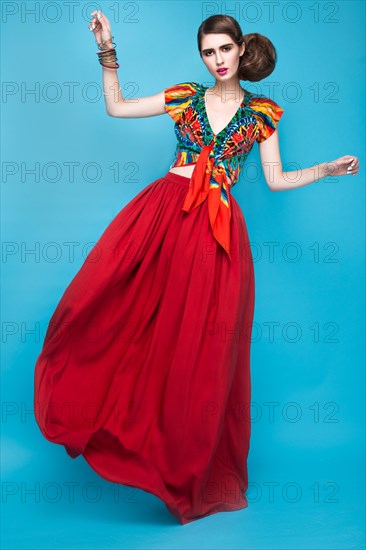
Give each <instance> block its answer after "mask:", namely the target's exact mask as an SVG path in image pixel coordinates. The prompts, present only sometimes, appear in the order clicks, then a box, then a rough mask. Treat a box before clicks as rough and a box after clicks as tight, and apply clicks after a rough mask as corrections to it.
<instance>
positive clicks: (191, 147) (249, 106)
mask: <svg viewBox="0 0 366 550" xmlns="http://www.w3.org/2000/svg"><path fill="white" fill-rule="evenodd" d="M207 89H208V86H204V85H203V84H199V83H197V82H182V83H180V84H175V85H174V86H170V87H168V88H165V89H164V97H165V110H166V112H167V113H168V114H169V115H170V116H171V118H172V119H173V120H174V122H175V125H174V131H175V135H176V138H177V146H176V150H175V158H174V161H173V163H172V164H171V165H170V168H173V167H175V166H184V165H188V164H197V163H199V164H200V167H201V168H202V174H201V178H200V181H199V182H198V176H196V175H195V174H194V173H193V174H192V176H193V175H195V179H196V180H197V181H196V182H195V186H193V185H192V188H193V190H191V189H190V190H189V194H191V200H190V201H188V198H187V201H186V204H185V207H187V210H189V209H191V208H192V207H194V205H196V203H197V200H198V196H200V197H202V196H204V192H203V190H204V186H205V182H204V180H205V176H204V175H203V174H204V173H207V174H209V180H210V181H209V184H206V187H207V191H208V190H214V191H215V192H216V189H217V188H220V189H219V192H220V205H219V206H220V207H222V208H223V211H222V214H223V215H225V214H227V216H228V221H227V224H226V229H225V231H226V233H225V231H218V232H216V233H217V235H216V238H217V239H218V240H219V241H220V240H221V244H222V245H223V246H224V248H225V249H226V250H227V251H228V241H229V234H228V232H229V229H228V225H229V218H230V197H229V195H230V189H231V187H232V186H233V185H235V183H236V182H237V181H238V179H239V174H240V171H241V169H242V167H243V165H244V163H245V160H246V158H247V156H248V155H249V153H250V151H251V149H252V147H253V145H254V142H255V141H257V142H258V143H261V142H263V141H265V140H266V139H268V138H269V137H270V136H271V135H272V134H273V132H274V131H275V130H276V127H277V125H278V122H279V120H280V118H281V116H282V115H283V113H284V109H282V108H281V107H280V106H279V105H278V104H277V103H276V102H275V101H273V100H272V99H270V98H268V97H265V96H264V95H258V94H254V93H252V92H249V91H248V90H245V89H244V92H245V94H244V98H243V101H242V102H241V104H240V105H239V107H238V109H237V111H236V113H235V115H234V116H233V117H232V119H231V120H230V122H229V123H228V124H227V125H226V126H225V128H223V129H222V130H221V131H220V132H218V133H217V134H215V133H214V132H213V131H212V128H211V126H210V122H209V120H208V116H207V111H206V105H205V92H206V90H207ZM195 171H197V172H198V167H197V169H196V168H195ZM190 187H191V186H190ZM194 187H195V188H196V189H194ZM194 194H195V197H194V196H193V195H194ZM196 199H197V200H196ZM195 201H196V202H195ZM211 203H212V201H211ZM225 207H226V210H227V212H225ZM221 218H222V216H221ZM213 229H214V227H213ZM220 232H221V235H219V233H220ZM214 233H215V231H214ZM224 233H225V234H224ZM224 239H225V241H226V242H225V243H224Z"/></svg>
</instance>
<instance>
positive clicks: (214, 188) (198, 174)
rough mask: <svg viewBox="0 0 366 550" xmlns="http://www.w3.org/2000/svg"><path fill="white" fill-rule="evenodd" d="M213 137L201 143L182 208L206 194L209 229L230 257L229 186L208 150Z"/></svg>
mask: <svg viewBox="0 0 366 550" xmlns="http://www.w3.org/2000/svg"><path fill="white" fill-rule="evenodd" d="M214 143H215V142H214V140H212V141H211V143H210V144H209V145H205V146H204V147H202V151H201V152H200V154H199V157H198V159H197V163H196V165H195V167H194V170H193V173H192V177H191V181H190V183H189V186H188V190H187V194H186V197H185V199H184V203H183V207H182V210H184V211H185V212H190V211H191V210H193V209H194V208H196V207H197V206H199V205H200V204H201V203H202V202H203V201H204V200H206V198H207V201H208V202H207V206H208V214H209V220H210V225H211V229H212V233H213V235H214V237H215V239H216V240H217V241H218V243H219V244H220V245H221V246H222V247H223V248H224V249H225V251H226V252H227V254H228V256H229V258H230V260H231V256H230V252H229V250H230V219H231V198H230V189H228V185H227V183H226V178H225V169H224V167H222V166H215V167H214V158H210V157H209V155H210V151H211V150H212V148H213V146H214Z"/></svg>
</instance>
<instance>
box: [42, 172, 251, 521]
mask: <svg viewBox="0 0 366 550" xmlns="http://www.w3.org/2000/svg"><path fill="white" fill-rule="evenodd" d="M189 182H190V179H189V178H187V177H183V176H181V175H178V174H174V173H171V172H168V173H167V174H166V175H165V176H164V177H161V178H158V179H157V180H155V181H153V182H152V183H150V184H149V185H148V186H147V187H145V188H144V189H143V190H142V191H141V192H140V193H139V194H138V195H137V196H136V197H135V198H134V199H132V200H131V201H130V202H129V203H128V204H127V205H126V206H124V208H122V210H121V211H120V212H119V213H118V214H117V215H116V217H115V218H114V219H113V220H112V222H111V223H110V224H109V225H108V227H107V228H106V229H105V231H104V233H103V234H102V235H101V237H100V238H99V240H98V241H97V243H96V245H95V246H94V247H93V249H92V250H91V251H90V253H89V255H88V257H87V258H86V260H85V261H84V263H83V264H82V266H81V268H80V269H79V271H78V272H77V273H76V275H75V277H74V278H73V279H72V281H71V283H70V284H69V285H68V287H67V288H66V290H65V292H64V294H63V295H62V297H61V299H60V301H59V303H58V305H57V307H56V309H55V311H54V313H53V314H52V316H51V319H50V322H49V326H48V330H47V333H46V336H45V339H44V344H43V347H42V350H41V352H40V354H39V356H38V359H37V362H36V366H35V376H34V409H35V414H36V420H37V423H38V425H39V428H40V430H41V432H42V433H43V435H44V437H45V438H46V439H47V440H49V441H51V442H53V443H56V444H59V445H63V446H64V447H65V449H66V451H67V453H68V454H69V455H70V456H71V457H72V458H75V457H77V456H79V455H82V456H83V457H84V458H85V460H86V461H87V462H88V464H89V465H90V466H91V467H92V468H93V469H94V470H95V471H96V472H97V473H98V474H99V475H100V476H102V477H103V478H105V479H106V480H109V481H112V482H115V483H120V484H123V485H130V486H133V487H137V488H139V489H142V490H144V491H147V492H150V493H152V494H154V495H156V496H157V497H158V498H160V499H161V500H162V501H163V502H164V503H165V505H166V507H167V509H168V510H169V511H170V512H171V514H173V515H174V516H175V517H176V518H177V519H178V520H179V522H180V523H181V524H185V523H188V522H190V521H193V520H197V519H199V518H202V517H204V516H207V515H210V514H213V513H216V512H221V511H233V510H239V509H241V508H245V507H246V506H247V505H248V501H247V498H246V496H245V491H246V489H247V486H248V476H247V455H248V451H249V440H250V398H251V387H250V340H251V329H252V319H253V311H254V271H253V263H252V256H251V251H250V247H249V240H248V234H247V230H246V225H245V221H244V218H243V214H242V212H241V209H240V207H239V204H238V203H237V201H236V200H235V199H234V198H233V197H232V202H231V206H232V216H231V225H230V231H231V250H232V251H234V254H233V255H232V260H231V261H230V260H229V258H228V257H227V254H226V252H225V250H223V248H222V247H221V246H219V245H218V243H217V241H216V240H215V238H214V237H213V234H212V230H211V226H210V221H209V214H208V205H207V201H204V202H203V203H202V204H201V205H200V206H199V207H198V208H195V209H193V210H192V211H191V212H190V213H189V214H187V213H185V212H183V211H182V204H183V202H184V199H185V197H186V194H187V187H188V185H189Z"/></svg>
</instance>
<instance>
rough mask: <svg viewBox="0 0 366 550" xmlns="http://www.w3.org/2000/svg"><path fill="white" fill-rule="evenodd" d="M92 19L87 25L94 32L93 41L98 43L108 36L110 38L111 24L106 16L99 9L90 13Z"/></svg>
mask: <svg viewBox="0 0 366 550" xmlns="http://www.w3.org/2000/svg"><path fill="white" fill-rule="evenodd" d="M91 15H92V16H94V17H93V19H92V20H91V21H90V23H89V25H88V27H89V29H90V30H91V31H92V32H93V33H94V37H95V41H96V42H97V43H98V44H99V43H100V42H102V41H104V40H108V38H112V31H111V25H110V23H109V20H108V18H107V17H106V16H105V15H104V14H103V13H102V12H101V11H100V10H97V11H93V12H92V13H91Z"/></svg>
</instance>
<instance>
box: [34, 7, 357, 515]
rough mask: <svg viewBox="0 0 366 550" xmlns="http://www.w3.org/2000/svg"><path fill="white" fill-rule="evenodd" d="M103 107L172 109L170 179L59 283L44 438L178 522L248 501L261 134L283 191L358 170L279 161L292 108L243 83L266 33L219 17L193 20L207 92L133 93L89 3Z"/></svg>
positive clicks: (43, 378)
mask: <svg viewBox="0 0 366 550" xmlns="http://www.w3.org/2000/svg"><path fill="white" fill-rule="evenodd" d="M92 16H93V18H92V20H91V22H90V27H89V28H90V29H91V30H92V31H93V32H94V36H95V39H96V42H97V43H98V45H99V50H100V51H98V56H99V61H100V63H101V66H102V74H103V87H104V94H105V102H106V109H107V112H108V114H109V115H111V116H114V117H122V118H127V117H148V116H154V115H160V114H163V113H166V112H167V113H168V114H169V115H170V116H171V117H172V118H173V120H174V122H175V134H176V137H177V139H178V144H177V150H176V155H175V159H174V161H173V163H172V164H171V166H170V170H169V171H168V172H167V173H166V174H165V176H163V177H161V178H158V179H157V180H155V181H153V182H152V183H150V184H149V185H147V187H145V188H144V189H143V190H142V191H141V192H140V193H139V194H138V195H137V196H136V197H135V198H134V199H133V200H132V201H130V202H129V203H128V204H127V205H126V206H125V207H124V208H123V209H122V210H121V211H120V212H119V214H118V215H117V216H116V217H115V218H114V220H113V221H112V222H111V224H110V225H109V226H108V227H107V228H106V230H105V231H104V233H103V234H102V236H101V237H100V239H99V241H98V242H97V244H96V245H95V247H94V248H93V250H92V251H91V252H90V253H89V255H88V257H87V258H86V260H85V262H84V264H83V265H82V267H81V269H80V270H79V272H78V273H77V275H76V276H75V277H74V279H73V280H72V281H71V283H70V284H69V286H68V287H67V289H66V291H65V292H64V294H63V296H62V298H61V300H60V302H59V304H58V306H57V308H56V310H55V312H54V313H53V315H52V318H51V320H50V323H49V327H48V330H47V334H46V337H45V341H44V345H43V348H42V352H41V353H40V355H39V357H38V359H37V364H36V369H35V398H34V401H35V403H34V407H35V411H36V418H37V422H38V425H39V427H40V429H41V431H42V433H43V435H44V436H45V437H46V438H47V439H48V440H49V441H52V442H54V443H57V444H60V445H64V446H65V448H66V450H67V452H68V454H69V455H70V456H71V457H73V458H75V457H76V456H79V455H82V456H84V458H85V459H86V461H87V462H88V463H89V464H90V466H91V467H92V468H93V469H94V470H95V471H96V472H97V473H98V474H100V475H101V476H102V477H103V478H105V479H107V480H110V481H112V482H115V483H121V484H124V485H131V486H133V487H138V488H140V489H143V490H145V491H148V492H150V493H153V494H155V495H156V496H157V497H159V498H160V499H162V500H163V502H164V503H165V504H166V506H167V508H168V510H169V511H170V512H171V513H172V514H173V515H174V516H175V517H176V518H178V520H179V521H180V522H181V523H182V524H186V523H188V522H191V521H193V520H197V519H199V518H202V517H204V516H208V515H210V514H213V513H216V512H221V511H233V510H239V509H242V508H244V507H246V506H247V505H248V502H247V498H246V495H245V491H246V490H247V487H248V476H247V455H248V451H249V440H250V411H249V409H250V398H251V388H250V341H251V327H252V320H253V313H254V271H253V263H252V256H251V250H250V246H249V238H248V234H247V229H246V225H245V221H244V218H243V214H242V212H241V209H240V207H239V204H238V203H237V201H236V200H235V199H234V198H233V197H232V196H231V187H232V186H233V185H234V184H235V183H236V182H237V180H238V177H239V173H240V170H241V168H242V166H243V163H244V161H245V159H246V158H247V156H248V154H249V152H250V150H251V148H252V146H253V144H254V142H255V141H257V142H258V143H259V147H260V157H261V161H262V164H263V170H264V175H265V179H266V181H267V183H268V185H269V187H270V189H271V190H273V191H280V190H285V189H291V188H297V187H300V186H304V185H308V184H310V183H312V182H314V181H316V180H319V179H321V178H323V177H325V176H328V175H333V176H341V175H345V174H353V175H355V174H357V172H358V169H359V161H358V159H357V158H356V157H350V156H348V155H346V156H344V157H342V158H340V159H337V160H335V161H333V162H330V163H323V164H320V165H319V166H312V167H310V168H306V169H304V170H302V171H301V174H300V176H299V177H298V178H297V180H295V179H294V177H293V175H292V173H291V172H283V170H282V164H281V158H280V153H279V144H278V130H277V129H276V126H277V124H278V121H279V119H280V118H281V116H282V114H283V112H284V111H283V109H282V108H281V107H280V106H279V105H278V104H277V103H275V102H274V101H273V100H271V99H269V98H266V97H264V96H263V95H256V94H253V93H251V92H249V91H248V90H246V89H245V88H242V87H241V86H240V80H249V81H258V80H261V79H263V78H265V77H266V76H268V75H269V74H271V72H272V71H273V69H274V67H275V62H276V53H275V49H274V47H273V45H272V43H271V42H270V41H269V40H268V39H267V38H266V37H264V36H262V35H258V34H250V35H246V36H243V35H242V32H241V29H240V26H239V24H238V23H237V21H236V20H235V19H233V18H232V17H229V16H224V15H215V16H212V17H210V18H208V19H206V20H205V21H204V22H203V23H202V24H201V26H200V28H199V31H198V46H199V51H200V55H201V57H202V60H203V62H204V64H205V65H206V67H207V69H208V71H209V73H210V74H211V75H212V76H213V77H214V79H215V83H214V85H213V87H212V88H208V87H205V86H203V85H201V84H199V83H197V82H183V83H180V84H176V85H173V86H170V87H168V88H165V89H164V90H163V91H162V92H160V93H158V94H156V95H153V96H149V97H143V98H139V99H138V101H136V100H129V101H128V100H125V99H124V98H123V97H122V94H121V91H120V87H119V81H118V76H117V69H118V67H119V65H118V62H117V56H116V50H115V48H114V47H113V44H114V43H113V37H112V33H111V27H110V23H109V21H108V19H107V17H106V16H105V15H104V14H103V13H101V12H99V11H98V12H93V13H92Z"/></svg>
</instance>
